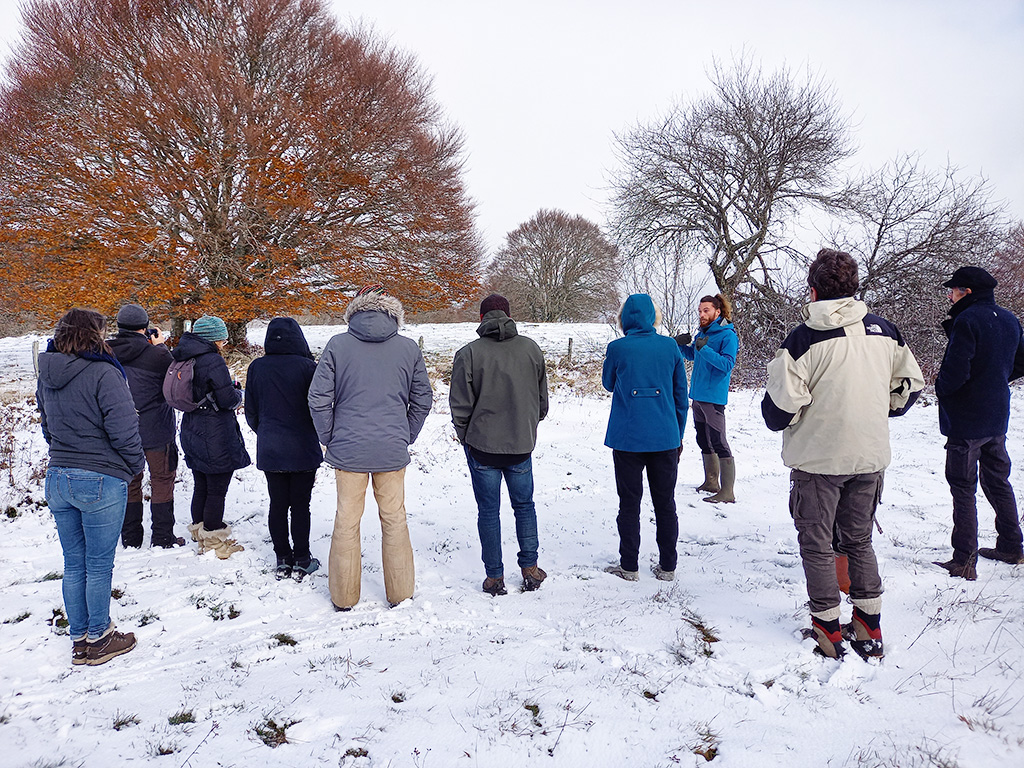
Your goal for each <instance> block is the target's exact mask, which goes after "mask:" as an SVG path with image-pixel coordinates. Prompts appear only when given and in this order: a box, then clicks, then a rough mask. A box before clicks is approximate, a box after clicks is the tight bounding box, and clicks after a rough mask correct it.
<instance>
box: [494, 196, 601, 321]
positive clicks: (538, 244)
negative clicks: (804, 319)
mask: <svg viewBox="0 0 1024 768" xmlns="http://www.w3.org/2000/svg"><path fill="white" fill-rule="evenodd" d="M489 283H490V285H491V287H492V288H493V289H494V290H496V291H498V292H500V293H502V294H504V295H505V296H506V297H507V298H508V300H509V301H510V302H511V304H512V307H513V312H515V313H516V316H517V317H522V318H523V319H525V320H533V321H536V322H543V323H551V322H583V321H588V320H598V319H603V318H604V317H606V316H607V315H608V314H610V313H612V312H614V311H615V310H616V309H617V308H618V301H619V297H618V285H619V264H618V249H617V248H616V247H615V246H614V245H612V244H611V243H610V242H608V240H607V239H606V238H605V236H604V235H603V234H602V233H601V229H600V228H599V227H598V226H597V225H596V224H594V223H593V222H590V221H588V220H587V219H585V218H583V217H582V216H570V215H569V214H567V213H564V212H563V211H558V210H544V209H542V210H540V211H538V212H537V213H536V214H535V215H534V216H533V218H531V219H530V220H529V221H527V222H526V223H524V224H521V225H520V226H519V227H517V228H516V229H514V230H512V231H511V232H509V233H508V235H506V240H505V244H504V245H503V246H502V247H501V249H500V250H499V251H498V253H497V255H496V257H495V261H494V264H493V269H492V271H491V273H490V279H489Z"/></svg>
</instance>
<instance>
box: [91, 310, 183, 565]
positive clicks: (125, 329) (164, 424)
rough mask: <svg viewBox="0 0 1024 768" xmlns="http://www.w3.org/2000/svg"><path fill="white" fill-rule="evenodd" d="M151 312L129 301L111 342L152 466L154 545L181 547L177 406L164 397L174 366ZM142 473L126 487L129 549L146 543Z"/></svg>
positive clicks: (126, 541) (125, 532)
mask: <svg viewBox="0 0 1024 768" xmlns="http://www.w3.org/2000/svg"><path fill="white" fill-rule="evenodd" d="M148 328H149V315H148V314H147V313H146V310H145V309H143V308H142V307H140V306H139V305H138V304H125V305H124V306H123V307H121V309H120V310H119V311H118V313H117V335H116V336H115V337H114V338H112V339H110V340H109V341H108V344H110V348H111V349H113V350H114V355H115V356H116V357H117V360H118V362H119V363H121V366H122V367H123V368H124V371H125V374H126V375H127V376H128V387H129V388H130V389H131V392H132V399H133V400H134V401H135V410H136V411H138V412H139V436H140V437H141V438H142V447H143V450H145V452H146V463H147V464H148V465H149V480H150V485H151V486H152V495H151V496H150V500H149V509H150V513H151V514H152V516H153V539H152V544H153V546H155V547H164V548H165V549H169V548H171V547H174V546H179V547H180V546H183V545H184V544H185V540H184V539H183V538H180V537H176V536H175V535H174V477H175V474H176V470H177V467H178V448H177V446H176V445H175V443H174V433H175V428H176V424H175V419H174V410H173V409H172V408H171V406H169V405H168V404H167V401H166V400H164V394H163V383H164V375H165V374H166V373H167V368H168V367H169V366H170V364H171V360H172V358H171V353H170V352H169V351H168V350H167V347H166V346H164V337H163V334H162V333H161V332H160V329H159V328H157V329H154V332H153V335H150V334H149V333H147V330H148ZM142 474H143V473H142V472H139V474H137V475H136V476H135V477H134V478H132V481H131V482H130V483H129V485H128V505H127V507H126V509H125V515H124V525H123V526H122V528H121V543H122V544H123V545H124V546H125V547H141V546H142V535H143V531H142Z"/></svg>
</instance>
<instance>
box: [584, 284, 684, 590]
mask: <svg viewBox="0 0 1024 768" xmlns="http://www.w3.org/2000/svg"><path fill="white" fill-rule="evenodd" d="M619 325H620V327H621V328H622V330H623V333H624V334H625V335H624V336H623V337H622V338H620V339H615V341H613V342H611V343H610V344H609V345H608V351H607V352H606V353H605V359H604V370H603V372H602V377H601V382H602V384H604V388H605V389H607V390H608V391H609V392H611V393H612V409H611V414H610V415H609V417H608V431H607V433H606V434H605V440H604V444H605V445H607V446H608V447H609V448H611V449H612V461H613V463H614V465H615V489H616V491H617V492H618V495H619V514H618V517H617V518H616V524H617V526H618V529H619V558H620V559H619V564H618V565H613V566H609V567H608V568H606V569H605V570H606V571H607V572H608V573H611V574H614V575H616V576H618V577H620V578H622V579H626V580H627V581H638V580H639V578H640V573H639V571H640V568H639V552H640V499H641V498H642V497H643V473H644V470H645V469H646V470H647V484H648V486H649V487H650V490H651V500H652V502H653V503H654V520H655V528H656V539H657V543H658V556H659V557H658V564H657V565H656V566H655V567H654V568H653V571H654V574H655V576H657V577H658V578H659V579H661V580H662V581H671V580H672V579H674V578H675V570H676V539H677V538H678V534H679V521H678V518H677V517H676V502H675V488H676V473H677V471H678V467H679V454H680V452H681V451H682V437H683V429H684V428H685V427H686V411H687V407H686V406H687V388H686V367H685V364H684V363H683V356H682V355H681V354H680V352H679V347H678V345H677V344H676V342H675V341H674V340H672V339H671V338H670V337H668V336H661V335H659V333H658V331H657V327H658V326H660V325H661V313H660V312H659V310H658V309H657V307H655V305H654V302H653V301H652V300H651V297H650V296H648V295H647V294H646V293H635V294H633V295H632V296H630V297H629V298H627V299H626V302H625V304H623V305H622V309H621V311H620V312H619Z"/></svg>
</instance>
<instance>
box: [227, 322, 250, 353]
mask: <svg viewBox="0 0 1024 768" xmlns="http://www.w3.org/2000/svg"><path fill="white" fill-rule="evenodd" d="M226 325H227V327H228V344H229V345H230V346H232V347H246V346H248V344H249V342H248V341H247V340H246V338H245V327H246V326H247V325H248V322H247V321H245V320H230V321H228V322H227V323H226Z"/></svg>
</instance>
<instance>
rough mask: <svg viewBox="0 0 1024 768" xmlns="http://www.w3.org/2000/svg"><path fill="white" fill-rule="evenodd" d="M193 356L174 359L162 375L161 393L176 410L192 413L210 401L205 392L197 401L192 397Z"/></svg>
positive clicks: (194, 363)
mask: <svg viewBox="0 0 1024 768" xmlns="http://www.w3.org/2000/svg"><path fill="white" fill-rule="evenodd" d="M195 365H196V361H195V358H189V359H188V360H175V361H174V362H172V363H171V365H170V367H169V368H168V369H167V373H166V374H165V375H164V385H163V393H164V400H166V401H167V404H168V405H169V406H171V408H174V409H175V410H178V411H184V412H185V413H192V411H195V410H197V409H198V408H201V407H202V406H204V405H206V404H207V401H210V395H209V394H207V395H206V397H204V398H203V399H202V400H200V401H199V402H198V403H197V402H196V401H195V400H194V399H193V397H192V374H193V371H194V370H195Z"/></svg>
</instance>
